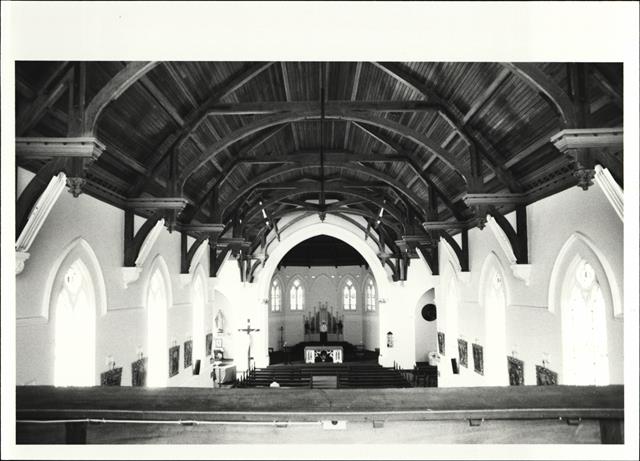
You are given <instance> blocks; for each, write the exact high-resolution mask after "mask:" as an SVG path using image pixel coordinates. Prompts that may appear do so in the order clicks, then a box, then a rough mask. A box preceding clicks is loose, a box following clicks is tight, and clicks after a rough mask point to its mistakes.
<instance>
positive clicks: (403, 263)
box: [392, 254, 411, 282]
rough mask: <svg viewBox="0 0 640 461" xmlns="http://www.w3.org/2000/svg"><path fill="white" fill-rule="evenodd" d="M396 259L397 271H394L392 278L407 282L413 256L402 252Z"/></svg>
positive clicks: (396, 280) (395, 280)
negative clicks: (410, 256)
mask: <svg viewBox="0 0 640 461" xmlns="http://www.w3.org/2000/svg"><path fill="white" fill-rule="evenodd" d="M395 259H396V264H395V271H394V274H393V277H392V280H393V281H394V282H406V281H407V274H408V272H409V264H410V261H411V258H409V256H407V255H405V254H401V255H399V256H398V257H396V258H395Z"/></svg>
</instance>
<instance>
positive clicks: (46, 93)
mask: <svg viewBox="0 0 640 461" xmlns="http://www.w3.org/2000/svg"><path fill="white" fill-rule="evenodd" d="M66 69H67V67H66V66H60V67H59V68H58V69H57V71H56V72H54V74H53V76H55V77H56V78H57V79H58V80H55V82H56V83H55V85H54V86H53V88H51V89H49V86H50V85H51V83H52V82H53V81H54V79H52V78H51V77H50V78H49V79H47V81H46V82H45V85H43V87H42V88H41V89H40V91H38V93H37V95H36V99H35V100H34V101H33V102H32V103H31V104H30V105H29V106H27V107H26V108H25V109H24V110H22V111H21V112H20V113H19V114H18V116H17V118H16V136H23V135H25V134H27V133H28V132H29V130H31V129H32V128H33V127H34V126H35V125H37V123H38V122H39V121H40V120H41V119H42V117H44V115H45V114H46V113H47V111H48V110H49V109H50V108H51V107H52V106H53V105H54V104H55V103H56V102H57V101H58V100H59V99H60V97H61V96H62V95H63V94H64V92H65V91H66V90H67V88H68V87H69V82H70V81H71V80H72V79H73V74H74V71H73V68H70V69H68V70H67V71H66V72H65V73H64V74H63V75H61V74H60V72H62V71H63V70H66ZM88 136H91V135H88Z"/></svg>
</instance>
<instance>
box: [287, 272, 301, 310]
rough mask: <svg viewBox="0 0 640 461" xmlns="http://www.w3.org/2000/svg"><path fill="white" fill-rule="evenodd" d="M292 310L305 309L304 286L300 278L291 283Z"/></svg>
mask: <svg viewBox="0 0 640 461" xmlns="http://www.w3.org/2000/svg"><path fill="white" fill-rule="evenodd" d="M290 295H291V310H292V311H301V310H303V309H304V288H302V283H300V279H295V280H294V281H293V284H292V285H291V293H290Z"/></svg>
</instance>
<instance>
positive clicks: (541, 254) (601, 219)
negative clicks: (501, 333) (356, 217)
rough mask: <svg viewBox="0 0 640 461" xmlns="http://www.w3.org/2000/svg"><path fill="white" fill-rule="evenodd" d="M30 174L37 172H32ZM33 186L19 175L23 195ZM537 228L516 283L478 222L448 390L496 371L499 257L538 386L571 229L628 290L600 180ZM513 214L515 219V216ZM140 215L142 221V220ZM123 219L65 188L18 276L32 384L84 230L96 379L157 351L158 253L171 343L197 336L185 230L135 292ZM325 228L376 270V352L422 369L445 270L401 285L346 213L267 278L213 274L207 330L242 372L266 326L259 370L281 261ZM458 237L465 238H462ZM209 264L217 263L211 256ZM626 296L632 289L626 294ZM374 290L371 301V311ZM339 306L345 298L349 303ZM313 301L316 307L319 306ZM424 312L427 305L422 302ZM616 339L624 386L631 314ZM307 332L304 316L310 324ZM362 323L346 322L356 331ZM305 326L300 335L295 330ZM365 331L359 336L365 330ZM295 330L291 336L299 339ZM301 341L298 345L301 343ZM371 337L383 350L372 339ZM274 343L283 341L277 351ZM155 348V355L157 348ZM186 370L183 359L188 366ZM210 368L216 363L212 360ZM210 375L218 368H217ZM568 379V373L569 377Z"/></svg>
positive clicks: (156, 249) (267, 267)
mask: <svg viewBox="0 0 640 461" xmlns="http://www.w3.org/2000/svg"><path fill="white" fill-rule="evenodd" d="M19 176H20V178H22V179H20V178H19V179H20V180H21V181H22V180H24V179H25V178H28V177H29V174H28V173H25V172H21V174H20V175H19ZM20 188H21V185H20V181H19V185H18V190H20ZM527 213H528V217H527V219H528V229H529V255H530V262H531V264H532V277H531V281H530V284H529V285H528V286H527V285H525V284H524V282H523V281H521V280H519V279H517V278H515V277H514V276H513V274H512V273H511V271H510V269H509V264H508V261H507V260H506V258H505V256H504V254H503V253H502V250H501V248H500V246H499V244H498V242H497V240H496V238H495V237H494V235H493V234H492V232H491V230H490V229H488V228H485V229H484V230H479V229H474V230H472V231H470V233H469V243H470V265H471V274H470V275H469V276H468V280H467V281H465V277H462V278H461V282H460V283H459V284H458V286H459V293H458V297H459V300H460V305H459V312H458V324H459V332H458V333H456V335H455V336H456V337H457V336H462V337H464V338H465V339H466V340H467V341H468V343H469V365H470V368H469V369H465V368H464V367H461V374H460V375H456V376H448V375H447V370H448V369H450V362H449V359H450V358H451V357H457V348H453V347H450V342H452V341H455V340H456V339H457V338H456V337H454V336H453V335H449V334H448V332H447V331H446V327H444V325H446V323H444V322H440V320H442V319H445V318H446V312H443V311H442V310H440V312H439V313H438V316H439V322H438V325H439V326H438V328H439V329H440V328H443V329H444V331H445V334H447V351H446V354H445V357H443V362H442V365H441V371H442V373H441V381H440V382H441V385H447V386H465V385H482V384H484V383H485V381H484V378H483V377H482V376H480V375H478V374H477V373H474V372H473V368H472V366H473V363H472V358H471V344H472V343H473V342H476V341H477V342H479V343H480V344H485V343H486V339H487V335H488V334H491V332H490V331H489V332H487V331H485V323H484V308H483V306H482V305H481V303H480V302H479V299H480V295H479V280H480V269H481V267H482V264H483V262H484V260H485V258H486V257H487V255H488V254H489V253H490V252H495V253H496V255H497V256H498V259H499V260H500V261H501V263H502V265H503V266H504V268H505V284H506V287H507V304H508V306H507V310H506V321H505V325H504V327H505V328H506V344H505V349H506V353H511V351H512V350H514V351H515V352H516V354H517V356H518V358H520V359H522V360H524V362H525V384H535V365H536V364H540V363H541V361H542V359H543V357H544V358H547V359H548V360H549V367H550V368H551V369H553V370H554V371H557V372H558V373H560V375H561V372H562V366H563V364H562V350H561V337H560V335H561V324H560V314H559V312H554V313H551V312H549V311H548V309H547V305H548V298H549V297H548V287H549V278H550V274H551V270H552V268H553V264H554V262H555V259H556V255H557V254H558V252H559V250H560V248H562V245H563V244H564V243H565V242H566V240H567V239H568V238H569V236H570V235H571V234H572V233H574V232H576V231H579V232H581V233H583V234H584V235H586V236H587V237H588V238H589V239H590V240H591V241H593V242H595V244H596V245H597V246H598V247H599V248H600V250H601V251H602V253H603V254H604V255H606V258H607V260H608V263H609V266H610V267H611V268H612V269H613V276H614V277H615V279H616V283H617V286H618V287H619V290H620V291H621V292H622V289H623V277H622V275H623V274H622V261H623V248H622V229H623V226H622V223H621V221H620V220H619V218H618V217H617V215H616V214H615V212H614V211H613V210H612V209H611V207H610V205H609V203H608V202H607V201H606V199H605V197H604V195H603V194H602V193H601V191H600V190H599V189H598V188H597V187H593V188H591V189H589V191H586V192H584V191H582V190H580V189H578V188H572V189H570V190H567V191H564V192H562V193H560V194H557V195H555V196H553V197H549V198H547V199H545V200H542V201H540V202H537V203H535V204H533V205H531V206H529V207H528V208H527ZM508 218H509V219H513V217H512V216H509V217H508ZM141 221H142V220H141V219H139V218H138V219H137V220H136V226H139V225H141ZM123 225H124V212H123V211H121V210H119V209H116V208H114V207H111V206H109V205H106V204H104V203H102V202H99V201H97V200H95V199H92V198H91V197H88V196H86V195H81V196H80V197H78V198H75V199H74V198H73V197H72V196H71V195H70V194H69V193H67V192H64V193H63V194H62V195H61V197H60V199H59V200H58V202H57V203H56V204H55V206H54V207H53V210H52V212H51V214H50V215H49V218H48V219H47V221H46V222H45V224H44V226H43V227H42V230H41V232H40V234H39V235H38V237H37V238H36V240H35V242H34V244H33V246H32V248H31V250H30V252H31V258H30V259H29V260H28V261H27V263H26V266H25V269H24V271H23V272H22V274H20V275H18V276H17V277H16V293H17V300H16V317H17V323H16V325H17V331H16V333H17V338H16V348H17V349H16V352H17V364H16V382H17V383H18V384H24V383H28V382H31V383H33V382H35V383H37V384H49V383H51V381H52V376H53V373H52V371H53V356H52V353H53V352H52V351H53V340H54V338H53V337H52V324H51V322H50V321H49V320H47V318H46V312H47V306H48V300H45V299H44V296H45V295H44V291H45V285H46V281H47V278H48V277H49V275H50V271H51V268H52V266H53V263H54V261H55V260H56V258H57V257H58V256H59V254H60V252H61V251H62V249H63V248H65V246H67V245H68V244H69V243H70V242H71V241H73V240H74V239H75V238H77V237H80V236H81V237H83V238H84V239H85V240H86V241H87V242H88V243H89V245H90V246H91V247H92V249H93V251H94V252H95V254H96V257H97V259H98V261H99V263H100V266H101V269H102V272H103V274H104V279H105V285H106V287H107V293H106V295H107V313H106V314H105V315H103V316H98V318H97V338H96V339H97V347H96V369H97V375H96V382H98V377H99V373H100V372H101V371H104V369H105V365H104V361H105V357H106V356H107V355H111V356H113V357H114V359H115V361H116V365H117V366H123V368H124V370H123V381H122V382H123V385H129V384H130V382H131V374H130V363H131V362H132V361H134V360H135V358H136V357H135V353H136V348H137V347H138V346H141V347H142V348H143V350H144V349H145V347H146V310H145V307H144V299H143V298H144V293H143V283H142V281H144V280H146V278H148V276H149V274H148V265H149V263H150V261H151V260H152V259H153V257H154V256H155V255H157V254H160V255H161V256H162V257H163V258H164V259H165V261H166V263H167V266H168V267H169V271H170V275H171V281H172V286H171V291H172V293H173V307H171V308H170V309H169V312H168V329H169V331H168V334H167V346H169V345H170V342H171V340H172V338H175V339H176V341H177V342H178V344H180V346H181V359H182V356H183V352H184V351H183V350H182V346H183V343H184V341H185V340H186V339H187V338H188V337H189V336H191V332H190V328H191V327H190V325H191V321H190V315H191V314H190V312H191V306H190V303H191V299H190V287H189V285H188V284H187V285H186V286H184V287H183V286H182V283H181V282H180V280H179V277H178V272H179V266H180V236H179V234H178V233H173V234H169V233H168V232H167V231H163V232H162V233H161V235H160V237H159V238H158V240H157V242H156V243H155V245H154V246H153V248H152V249H151V252H150V255H149V258H148V261H147V263H146V265H145V267H144V268H143V271H142V274H141V276H140V280H139V281H138V282H135V283H133V284H131V285H130V286H129V288H127V289H124V288H123V287H122V279H121V273H120V267H121V265H122V261H123V237H122V236H123ZM319 234H325V235H331V236H333V237H336V238H339V239H342V240H344V241H345V242H347V243H349V244H350V245H352V246H353V247H354V248H355V249H356V250H357V251H359V252H360V253H361V254H362V255H363V256H364V257H365V259H366V260H367V263H368V264H369V266H370V268H371V272H372V274H373V275H374V277H375V280H376V285H377V294H378V297H379V299H380V303H379V305H378V309H377V313H376V314H375V315H370V314H365V316H364V319H362V315H360V318H359V319H360V320H359V322H360V325H361V326H360V330H359V331H360V333H359V337H360V338H361V339H362V340H363V341H364V342H365V345H366V347H367V348H369V349H373V348H375V347H380V352H381V356H380V362H381V364H383V365H386V366H391V365H392V364H393V363H394V362H396V363H398V364H400V366H402V367H404V368H411V367H412V366H413V364H414V363H415V361H416V359H418V360H420V359H421V357H420V356H419V355H418V356H416V348H417V346H419V341H420V340H421V338H422V336H421V334H420V333H419V332H417V331H416V326H417V323H416V322H423V321H422V319H421V317H419V315H420V314H419V312H418V305H419V302H420V298H421V297H422V296H423V295H424V293H425V292H426V291H427V290H429V289H430V288H435V301H436V305H438V304H439V303H441V302H440V299H441V297H442V296H441V294H440V293H439V289H440V280H439V279H440V277H439V276H432V275H431V273H430V271H429V269H428V267H427V266H426V265H425V264H424V262H423V261H422V260H412V261H411V265H410V268H409V276H408V280H407V281H405V282H392V281H391V278H390V273H389V271H388V270H386V269H385V268H384V267H382V265H381V264H380V263H379V261H378V259H377V248H376V246H375V244H374V243H373V242H371V240H368V241H366V242H365V241H364V238H363V237H364V235H363V232H362V230H360V229H358V228H357V227H355V226H353V225H351V224H348V223H345V222H344V221H342V220H340V219H339V218H336V217H334V216H327V219H326V220H325V222H323V223H321V222H320V221H319V219H318V217H317V216H311V217H309V218H305V219H304V220H301V221H299V222H297V223H296V224H295V225H293V226H291V227H290V228H288V229H287V230H286V231H285V232H283V234H282V241H280V242H277V241H276V242H274V243H273V244H272V245H271V246H270V247H269V249H268V252H269V259H268V260H267V261H266V263H265V264H264V267H262V268H260V269H259V270H258V271H257V273H256V280H255V283H253V284H249V283H244V284H243V283H241V282H240V280H239V274H238V268H237V265H236V263H235V261H234V260H232V259H231V258H230V257H228V259H227V261H226V262H225V263H224V264H223V266H222V267H221V269H220V271H219V274H218V277H216V278H215V279H212V278H209V281H208V285H209V300H208V303H207V306H206V310H205V312H206V313H207V314H206V315H207V318H208V320H207V322H206V323H207V325H205V327H204V331H205V333H207V332H209V331H211V326H212V321H213V316H215V313H216V312H217V310H218V309H221V310H223V312H224V315H225V320H226V322H225V333H224V338H223V339H224V347H225V353H226V356H227V357H232V358H236V359H237V363H238V368H239V370H242V369H243V367H244V368H246V365H243V362H245V357H246V352H247V345H246V339H247V335H246V333H242V332H238V331H237V330H238V329H239V328H244V327H245V326H246V324H247V319H251V326H252V327H253V328H259V329H260V331H258V332H255V333H254V334H252V355H253V356H254V358H255V363H256V365H257V366H264V365H266V364H267V363H268V354H267V348H268V347H269V346H270V345H272V344H273V342H272V338H271V336H273V335H270V334H269V321H270V317H269V312H268V304H267V303H265V300H267V299H268V296H269V294H268V293H269V286H270V282H271V279H272V276H273V274H274V273H275V270H276V267H277V263H278V261H279V260H280V259H281V258H282V256H284V254H286V252H287V251H288V250H289V249H291V248H292V247H293V246H294V245H296V244H297V243H300V242H301V241H303V240H305V239H307V238H309V237H312V236H315V235H319ZM456 238H458V237H456ZM440 247H441V248H440V268H441V271H442V270H443V269H444V267H445V264H447V252H446V251H443V244H442V243H441V244H440ZM202 263H203V265H204V267H205V271H207V270H208V258H207V257H204V258H203V261H202ZM620 296H621V294H620ZM362 300H363V296H359V307H360V306H361V304H360V303H361V302H362ZM337 302H339V301H337ZM287 303H288V292H287V291H286V289H285V290H283V304H284V305H285V306H287V305H288V304H287ZM307 307H309V306H307ZM420 307H421V306H420ZM607 322H608V323H607V330H608V331H607V333H608V340H609V360H610V364H611V366H610V369H611V382H612V383H621V382H623V361H622V357H623V350H622V349H623V345H622V344H623V339H622V338H623V334H622V333H623V320H622V319H621V318H613V316H612V315H611V313H609V319H608V321H607ZM298 325H299V328H300V335H302V322H301V321H300V322H298ZM350 329H351V327H350V326H349V324H347V325H345V332H348V331H349V330H350ZM291 331H294V330H291ZM353 331H354V332H355V331H358V329H357V328H354V329H353ZM388 331H391V332H393V336H394V344H393V347H391V348H389V347H387V338H386V333H387V332H388ZM289 333H290V331H288V332H287V334H289ZM292 342H293V341H292ZM370 344H371V345H370ZM272 347H273V346H272ZM145 352H146V351H145ZM181 365H182V364H181ZM203 365H207V363H203ZM180 370H181V374H180V376H178V377H176V378H173V379H172V380H171V381H170V382H169V384H170V385H173V384H178V383H180V384H181V385H182V384H184V385H188V384H189V383H191V382H192V378H189V376H188V375H190V373H191V369H187V370H184V369H183V368H182V366H181V367H180ZM202 372H206V373H208V370H207V366H203V370H202ZM560 379H562V378H560Z"/></svg>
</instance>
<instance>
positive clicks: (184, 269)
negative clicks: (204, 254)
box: [180, 232, 207, 274]
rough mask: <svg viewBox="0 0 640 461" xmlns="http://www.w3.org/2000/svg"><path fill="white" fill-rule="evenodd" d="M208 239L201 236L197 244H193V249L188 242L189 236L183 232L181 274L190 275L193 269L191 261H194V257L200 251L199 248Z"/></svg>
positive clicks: (181, 240)
mask: <svg viewBox="0 0 640 461" xmlns="http://www.w3.org/2000/svg"><path fill="white" fill-rule="evenodd" d="M206 239H207V237H206V236H204V235H200V236H198V237H197V238H196V240H195V242H193V243H192V244H191V248H189V245H188V242H187V234H186V233H185V232H182V233H181V234H180V273H181V274H188V273H189V269H190V268H191V261H193V256H194V255H195V254H196V251H198V248H200V246H201V245H202V244H203V243H204V241H205V240H206Z"/></svg>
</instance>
